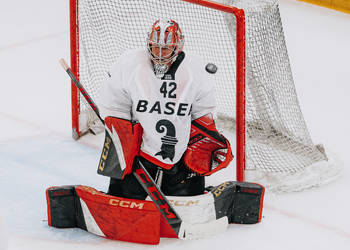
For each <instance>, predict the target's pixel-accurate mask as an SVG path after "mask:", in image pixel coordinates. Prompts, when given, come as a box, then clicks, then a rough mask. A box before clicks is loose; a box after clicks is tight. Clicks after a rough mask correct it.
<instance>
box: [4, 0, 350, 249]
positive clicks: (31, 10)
mask: <svg viewBox="0 0 350 250" xmlns="http://www.w3.org/2000/svg"><path fill="white" fill-rule="evenodd" d="M280 10H281V16H282V21H283V24H284V31H285V36H286V40H287V47H288V50H289V57H290V60H291V64H292V70H293V74H294V80H295V83H296V88H297V92H298V95H299V101H300V104H301V107H302V111H303V113H304V116H305V119H306V122H307V124H308V126H309V129H310V131H311V135H312V138H313V140H314V142H315V143H324V144H325V145H327V146H328V147H330V148H331V149H332V150H333V151H334V152H336V153H337V154H338V155H339V157H340V158H341V159H343V161H344V170H343V174H342V177H341V178H339V179H338V180H337V181H335V182H333V183H331V184H329V185H327V186H323V187H320V188H317V189H312V190H308V191H304V192H298V193H289V194H281V195H273V194H269V193H268V194H267V195H266V199H265V206H264V211H263V220H262V222H261V223H260V224H257V225H230V226H229V228H228V230H227V231H226V232H225V233H223V234H221V235H218V236H214V237H211V238H207V239H202V240H193V241H181V240H177V239H161V242H160V244H159V245H157V246H148V245H141V244H132V243H126V242H118V241H112V240H106V239H103V238H100V237H97V236H94V235H92V234H89V233H87V232H85V231H82V230H80V229H61V230H60V229H55V228H50V227H48V226H47V215H46V200H45V189H46V188H48V187H50V186H54V185H65V184H85V185H89V186H92V187H95V188H97V189H99V190H106V188H107V184H108V179H107V178H105V177H102V176H99V175H97V174H96V166H97V163H98V160H99V155H100V151H99V149H98V148H96V147H91V145H88V142H87V141H86V140H82V141H80V142H76V141H73V140H72V139H71V124H70V123H71V121H70V84H69V80H68V77H67V75H66V73H65V72H64V71H63V70H62V69H61V67H60V66H59V64H58V59H59V58H61V57H64V58H65V59H66V60H68V59H69V28H68V25H69V21H68V20H69V1H68V0H65V1H62V0H51V1H45V0H35V1H24V0H22V1H3V2H2V3H1V8H0V32H1V33H0V34H1V36H0V86H1V88H0V107H1V109H0V131H1V132H0V166H1V167H0V171H1V172H0V250H4V249H6V248H8V249H10V250H19V249H21V250H22V249H23V250H24V249H25V250H30V249H33V250H34V249H35V250H40V249H50V250H61V249H65V250H73V249H74V250H80V249H83V250H90V249H91V250H92V249H150V248H152V249H174V248H180V249H239V250H246V249H260V250H261V249H271V250H274V249H279V250H282V249H283V250H288V249H293V250H296V249H298V250H299V249H308V250H309V249H317V250H319V249H327V250H331V249H337V250H341V249H350V228H349V224H350V216H349V211H350V196H349V190H350V187H349V184H348V183H349V181H348V180H349V177H350V172H349V169H348V165H349V164H350V156H349V155H350V151H349V146H348V143H349V141H350V135H349V129H350V113H349V108H350V80H349V79H350V30H349V27H350V15H349V14H345V13H341V12H337V11H334V10H329V9H326V8H322V7H317V6H314V5H310V4H307V3H302V2H298V1H295V0H281V1H280ZM228 178H231V177H228Z"/></svg>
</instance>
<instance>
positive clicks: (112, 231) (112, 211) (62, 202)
mask: <svg viewBox="0 0 350 250" xmlns="http://www.w3.org/2000/svg"><path fill="white" fill-rule="evenodd" d="M46 198H47V212H48V224H49V226H52V227H56V228H74V227H77V228H81V229H83V230H86V231H88V232H90V233H93V234H96V235H99V236H101V237H105V238H108V239H113V240H121V241H128V242H136V243H144V244H158V243H159V240H160V237H168V238H177V235H176V234H175V233H174V231H173V230H172V229H171V227H170V226H169V225H168V224H167V223H166V221H165V219H164V218H163V217H162V215H161V214H160V213H159V211H158V210H157V208H156V207H155V205H154V203H153V202H151V201H148V200H136V199H127V198H122V197H116V196H111V195H106V194H104V193H102V192H99V191H97V190H96V189H94V188H91V187H87V186H60V187H50V188H48V189H47V190H46ZM263 198H264V188H263V187H262V186H261V185H258V184H254V183H247V182H233V181H229V182H225V183H223V184H221V185H219V186H216V187H212V188H210V190H209V192H208V193H206V194H203V195H197V196H188V197H179V196H169V197H168V199H169V201H170V202H171V203H172V205H173V206H174V208H175V209H176V211H177V212H178V213H179V214H180V216H181V218H182V219H183V221H185V222H186V223H187V224H192V225H201V224H206V223H211V222H215V221H218V220H221V219H223V217H225V218H226V217H227V219H228V222H229V223H240V224H254V223H258V222H260V221H261V214H262V208H263ZM225 221H227V220H226V219H225ZM225 223H226V222H225ZM212 230H213V231H215V229H214V228H213V229H212Z"/></svg>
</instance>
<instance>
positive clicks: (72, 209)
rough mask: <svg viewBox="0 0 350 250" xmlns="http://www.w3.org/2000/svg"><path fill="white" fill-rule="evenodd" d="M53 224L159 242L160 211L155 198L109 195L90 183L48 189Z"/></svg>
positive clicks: (121, 237) (152, 242) (142, 240)
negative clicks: (89, 184)
mask: <svg viewBox="0 0 350 250" xmlns="http://www.w3.org/2000/svg"><path fill="white" fill-rule="evenodd" d="M46 194H47V205H48V221H49V226H53V227H58V228H70V227H78V228H81V229H84V230H86V231H88V232H90V233H93V234H96V235H99V236H101V237H105V238H107V239H113V240H121V241H128V242H136V243H144V244H158V243H159V239H160V217H161V215H160V213H159V211H158V210H157V208H156V206H155V205H154V204H153V202H151V201H144V200H135V199H126V198H121V197H115V196H111V195H106V194H104V193H101V192H99V191H97V190H96V189H94V188H91V187H87V186H63V187H51V188H49V189H47V191H46Z"/></svg>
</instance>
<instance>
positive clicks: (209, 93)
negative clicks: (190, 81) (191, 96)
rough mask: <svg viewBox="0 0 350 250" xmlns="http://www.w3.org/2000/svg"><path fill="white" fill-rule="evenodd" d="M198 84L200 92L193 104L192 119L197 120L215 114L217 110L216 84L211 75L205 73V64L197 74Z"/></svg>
mask: <svg viewBox="0 0 350 250" xmlns="http://www.w3.org/2000/svg"><path fill="white" fill-rule="evenodd" d="M195 74H197V75H196V79H197V80H196V81H197V82H196V84H197V85H198V88H197V89H199V91H198V93H197V95H196V98H195V100H194V102H193V104H192V112H191V119H192V120H195V119H198V118H199V117H202V116H204V115H206V114H209V113H212V114H214V112H215V108H216V100H215V89H214V82H213V81H212V79H211V75H209V73H208V72H206V71H205V66H204V64H201V67H200V68H199V69H198V70H197V72H195Z"/></svg>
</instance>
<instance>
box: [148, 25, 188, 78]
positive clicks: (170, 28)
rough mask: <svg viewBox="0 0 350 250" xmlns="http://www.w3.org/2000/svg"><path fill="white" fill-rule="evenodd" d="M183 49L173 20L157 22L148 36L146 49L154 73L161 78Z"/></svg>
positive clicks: (181, 40) (180, 37) (177, 27)
mask: <svg viewBox="0 0 350 250" xmlns="http://www.w3.org/2000/svg"><path fill="white" fill-rule="evenodd" d="M182 47H183V35H182V33H181V29H180V28H179V25H178V24H177V23H176V22H175V21H173V20H167V21H164V20H157V21H156V22H155V23H154V24H153V26H152V30H151V31H150V33H149V34H148V39H147V48H148V51H149V54H150V57H151V60H152V62H153V65H154V72H155V74H156V76H157V77H158V78H162V77H163V76H164V74H165V73H166V72H167V71H168V69H169V67H170V66H171V64H172V63H173V62H174V61H175V60H176V57H177V56H178V55H179V54H180V52H181V51H182Z"/></svg>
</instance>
